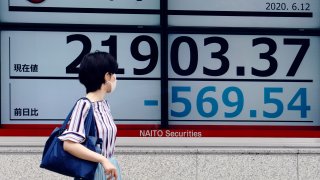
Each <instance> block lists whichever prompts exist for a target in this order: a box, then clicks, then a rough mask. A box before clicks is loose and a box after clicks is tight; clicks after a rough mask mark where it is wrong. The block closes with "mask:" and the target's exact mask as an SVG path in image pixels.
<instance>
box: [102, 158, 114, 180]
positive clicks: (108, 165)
mask: <svg viewBox="0 0 320 180" xmlns="http://www.w3.org/2000/svg"><path fill="white" fill-rule="evenodd" d="M101 164H102V166H103V168H104V172H105V173H106V174H107V175H109V177H108V178H107V180H111V179H113V178H114V179H115V180H117V179H118V172H117V168H116V167H115V166H114V165H113V164H111V163H110V161H109V160H108V159H107V158H105V159H104V160H103V161H102V162H101Z"/></svg>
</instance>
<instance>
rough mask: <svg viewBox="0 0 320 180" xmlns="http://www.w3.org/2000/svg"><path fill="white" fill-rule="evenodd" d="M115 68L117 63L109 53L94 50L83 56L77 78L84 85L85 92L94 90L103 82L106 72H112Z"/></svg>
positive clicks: (115, 70)
mask: <svg viewBox="0 0 320 180" xmlns="http://www.w3.org/2000/svg"><path fill="white" fill-rule="evenodd" d="M117 70H118V63H117V61H116V60H115V59H114V57H113V56H112V55H111V54H109V53H106V52H101V51H96V52H93V53H89V54H87V55H85V56H84V57H83V59H82V61H81V63H80V67H79V80H80V83H82V84H83V85H84V86H85V87H86V91H87V93H89V92H94V91H96V90H98V89H100V87H101V85H102V84H103V83H105V80H104V76H105V74H106V73H110V74H114V73H116V72H117Z"/></svg>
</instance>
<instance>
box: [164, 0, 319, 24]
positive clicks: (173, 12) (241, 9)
mask: <svg viewBox="0 0 320 180" xmlns="http://www.w3.org/2000/svg"><path fill="white" fill-rule="evenodd" d="M168 9H169V12H168V14H169V18H168V23H169V25H170V26H200V27H269V28H270V27H272V28H320V21H319V20H320V11H319V9H320V1H318V0H308V1H305V0H277V1H273V0H272V1H270V0H237V1H233V0H224V1H220V0H199V1H193V0H170V1H168Z"/></svg>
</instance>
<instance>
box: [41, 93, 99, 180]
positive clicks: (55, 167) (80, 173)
mask: <svg viewBox="0 0 320 180" xmlns="http://www.w3.org/2000/svg"><path fill="white" fill-rule="evenodd" d="M85 99H86V98H85ZM90 104H91V103H90ZM73 109H74V107H73V108H72V110H71V111H70V113H69V115H68V116H67V118H66V119H65V121H64V122H63V124H62V126H61V127H60V128H58V127H57V128H55V129H54V130H53V132H52V133H51V135H50V136H49V138H48V140H47V141H46V144H45V147H44V151H43V154H42V160H41V164H40V167H41V168H45V169H47V170H50V171H53V172H56V173H59V174H63V175H66V176H71V177H76V178H83V179H93V178H94V174H95V171H96V169H97V166H98V163H96V162H91V161H87V160H83V159H80V158H77V157H75V156H73V155H71V154H70V153H68V152H66V151H65V150H64V149H63V141H61V140H60V139H59V138H58V137H59V136H60V135H61V134H62V133H63V132H64V130H65V129H66V126H67V123H68V122H69V120H70V117H71V114H72V112H73ZM85 130H86V131H85V132H86V140H85V141H84V142H83V143H82V145H84V146H85V147H87V148H88V149H90V150H92V151H95V152H97V153H101V148H100V147H101V140H100V139H98V137H97V133H96V128H95V120H94V116H93V109H92V106H90V109H89V112H88V115H87V117H86V120H85Z"/></svg>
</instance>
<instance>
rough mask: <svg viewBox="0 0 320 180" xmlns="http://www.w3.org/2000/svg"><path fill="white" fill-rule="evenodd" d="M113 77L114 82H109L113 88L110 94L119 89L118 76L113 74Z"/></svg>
mask: <svg viewBox="0 0 320 180" xmlns="http://www.w3.org/2000/svg"><path fill="white" fill-rule="evenodd" d="M113 76H114V81H108V83H110V86H111V90H110V92H109V93H112V92H113V91H114V90H115V89H116V87H117V76H116V74H113Z"/></svg>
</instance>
